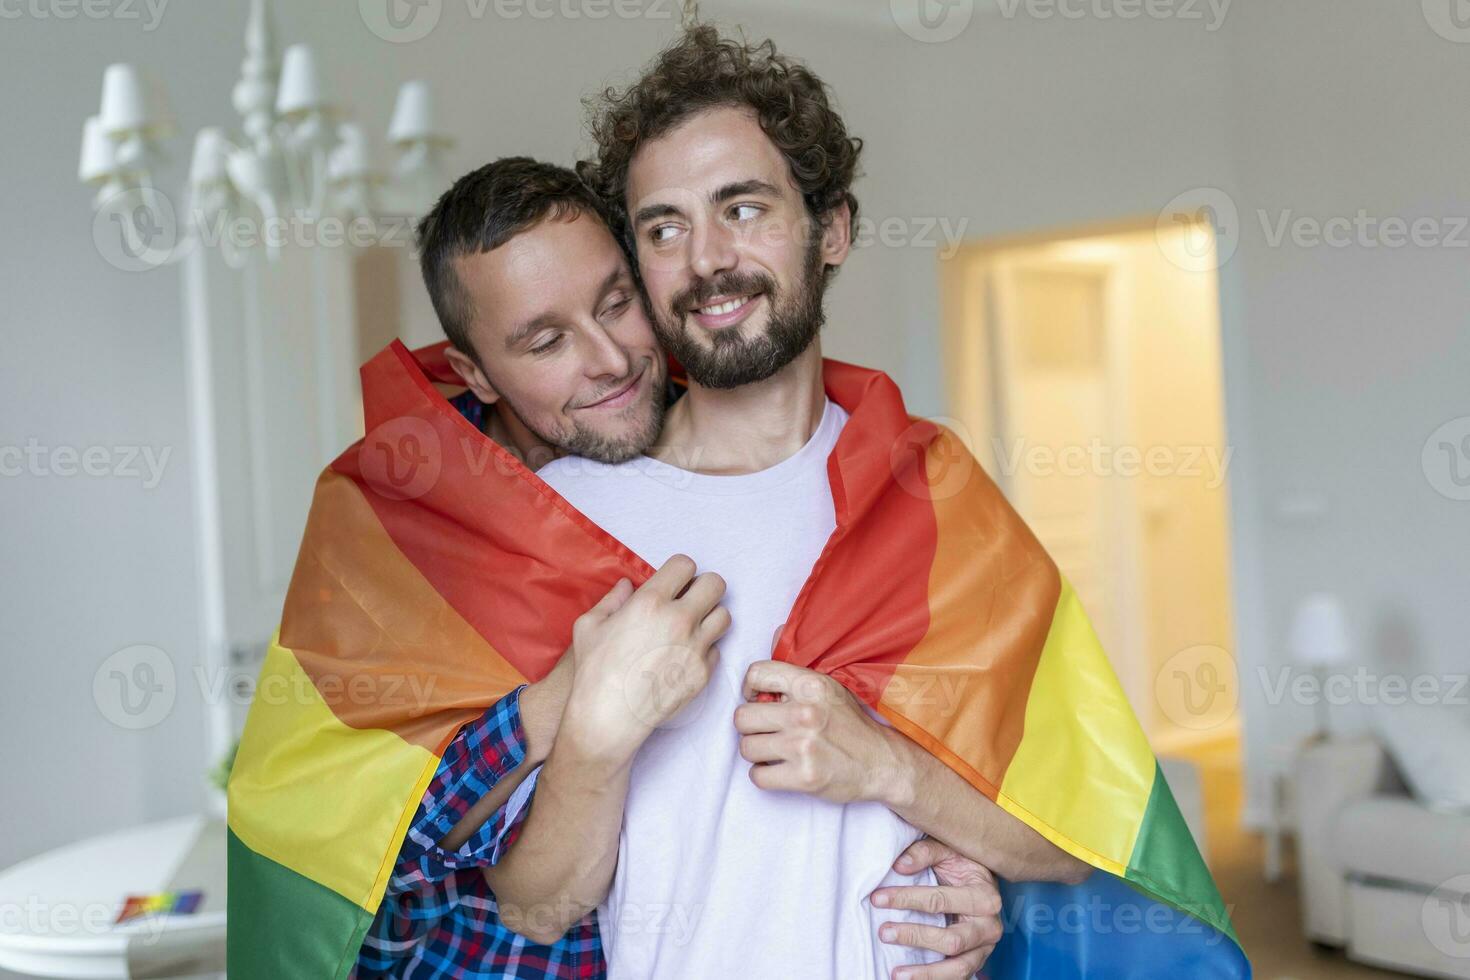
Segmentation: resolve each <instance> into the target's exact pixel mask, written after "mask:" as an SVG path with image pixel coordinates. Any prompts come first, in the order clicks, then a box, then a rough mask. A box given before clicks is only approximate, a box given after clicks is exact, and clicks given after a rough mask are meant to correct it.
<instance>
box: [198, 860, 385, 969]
mask: <svg viewBox="0 0 1470 980" xmlns="http://www.w3.org/2000/svg"><path fill="white" fill-rule="evenodd" d="M229 867H230V874H229V896H230V898H229V926H228V935H227V938H226V955H227V960H228V964H229V975H230V978H231V980H257V978H259V980H276V978H297V977H299V978H302V980H308V978H309V980H327V978H333V980H340V978H342V977H345V976H347V974H348V972H349V971H350V970H351V969H352V965H353V964H354V963H356V962H357V953H358V950H359V949H361V948H362V940H363V937H364V936H365V935H367V930H368V926H369V925H371V924H372V921H373V917H372V916H371V915H369V914H368V912H367V911H366V910H364V909H362V908H360V907H359V906H357V905H354V904H352V903H351V902H349V901H348V900H347V899H345V898H343V897H342V896H341V895H338V894H337V893H336V892H334V891H332V890H331V889H330V888H327V887H325V886H323V885H319V884H317V883H316V882H314V881H312V880H311V879H310V878H306V877H303V876H302V875H299V874H297V873H296V872H294V871H292V870H291V869H290V868H286V867H283V866H281V865H279V864H277V863H276V862H274V861H272V860H271V859H270V858H267V857H263V856H261V855H259V854H257V853H255V852H254V851H252V850H251V849H250V848H249V846H247V845H246V844H245V843H244V842H243V841H241V840H240V838H238V837H236V836H235V832H234V831H230V832H229Z"/></svg>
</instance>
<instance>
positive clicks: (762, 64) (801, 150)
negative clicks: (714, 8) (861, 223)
mask: <svg viewBox="0 0 1470 980" xmlns="http://www.w3.org/2000/svg"><path fill="white" fill-rule="evenodd" d="M586 106H587V111H588V128H589V129H590V131H591V133H592V138H593V139H594V140H595V141H596V143H597V159H596V160H591V161H583V162H582V163H580V164H578V166H577V172H578V173H579V174H581V175H582V178H583V179H584V180H585V181H587V183H588V184H590V185H591V186H592V187H593V188H594V189H595V190H596V191H597V192H598V193H599V194H600V195H601V196H602V198H603V200H604V201H605V202H606V204H607V208H608V211H609V212H610V216H611V218H612V224H613V230H614V232H615V233H616V234H617V235H618V236H619V237H620V238H621V239H622V240H623V241H624V243H625V245H626V246H627V248H628V250H629V251H630V252H632V250H633V242H632V240H631V239H630V238H629V232H630V229H629V227H628V215H627V208H626V202H625V200H624V193H625V191H626V188H627V181H628V166H629V164H630V163H631V161H632V159H633V156H634V155H635V154H636V153H637V152H638V150H639V148H640V147H641V146H643V144H644V143H647V142H649V141H651V140H656V139H658V138H659V137H660V136H663V135H665V134H666V133H668V132H669V131H670V130H672V129H674V128H675V127H676V126H678V125H679V124H680V123H682V122H683V121H685V120H686V119H688V118H689V117H691V116H694V115H697V114H699V113H701V112H705V111H708V110H710V109H716V108H722V107H725V106H744V107H749V108H750V109H753V110H754V111H755V114H756V118H757V120H758V121H759V123H760V127H761V129H762V130H764V131H765V134H766V136H768V137H769V138H770V140H771V142H772V143H774V144H775V145H776V148H777V149H778V150H780V151H781V155H782V156H783V157H785V158H786V162H787V164H788V165H789V166H790V168H791V176H792V178H793V179H794V180H795V181H796V186H797V187H798V188H800V190H801V195H802V200H803V201H804V202H805V203H806V208H807V212H808V214H810V215H811V216H812V218H813V219H815V220H816V221H817V222H818V223H819V224H821V225H826V223H827V222H828V220H830V218H831V216H832V211H833V209H834V208H836V207H838V206H840V205H841V204H843V203H846V204H847V206H848V212H849V214H848V222H849V226H848V231H849V233H851V231H852V229H853V227H855V223H856V221H857V214H858V202H857V198H856V197H854V196H853V193H852V182H853V179H854V177H856V176H857V163H858V155H859V154H860V153H861V152H862V149H863V141H862V140H861V139H859V138H858V137H856V136H849V135H848V133H847V126H846V125H845V124H844V123H843V121H842V117H841V116H840V115H838V113H837V110H836V109H834V108H833V106H832V103H831V101H830V100H829V98H828V92H827V86H826V84H825V83H823V81H822V80H821V79H820V78H818V77H817V76H816V75H815V74H814V73H813V72H812V71H811V70H810V69H808V68H807V67H806V66H804V65H802V64H801V63H800V62H798V61H795V60H793V59H791V58H789V57H787V56H785V55H782V54H779V53H778V52H777V51H776V45H775V43H774V42H772V41H770V40H765V41H762V42H761V43H759V44H749V43H746V42H745V41H744V40H739V41H737V40H733V39H727V38H722V37H720V34H719V32H718V31H717V30H716V29H715V28H714V27H713V26H711V25H709V24H696V25H694V26H692V27H690V28H688V29H686V30H685V31H684V32H683V34H681V35H680V37H679V38H678V39H677V40H676V41H675V42H674V43H673V44H671V45H670V46H669V47H667V48H665V49H664V50H663V51H662V52H660V53H659V55H658V57H657V58H655V59H654V61H653V63H652V64H651V65H650V66H649V67H648V68H647V69H646V70H645V71H644V72H643V75H642V77H640V78H639V79H638V81H637V82H635V83H633V84H632V85H630V86H628V87H627V88H626V89H624V90H623V91H621V92H620V91H618V90H617V89H616V88H607V89H605V90H604V91H603V92H602V93H601V95H600V96H598V97H595V98H592V99H589V100H587V103H586Z"/></svg>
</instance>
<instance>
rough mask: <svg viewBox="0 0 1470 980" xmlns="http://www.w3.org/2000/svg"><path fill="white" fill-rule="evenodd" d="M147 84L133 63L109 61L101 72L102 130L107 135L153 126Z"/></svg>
mask: <svg viewBox="0 0 1470 980" xmlns="http://www.w3.org/2000/svg"><path fill="white" fill-rule="evenodd" d="M150 101H151V100H150V99H149V92H148V84H147V83H146V82H145V81H144V80H143V76H142V74H141V73H140V72H139V71H138V69H136V68H134V67H133V66H132V65H108V66H107V70H106V71H104V72H103V73H102V111H101V112H99V113H98V117H99V118H100V119H101V120H102V122H101V126H102V131H103V132H104V133H106V134H107V135H108V136H122V135H127V134H130V133H139V132H147V131H149V130H151V129H152V128H153V127H154V124H155V122H156V120H155V119H154V118H153V112H152V110H153V106H152V105H150Z"/></svg>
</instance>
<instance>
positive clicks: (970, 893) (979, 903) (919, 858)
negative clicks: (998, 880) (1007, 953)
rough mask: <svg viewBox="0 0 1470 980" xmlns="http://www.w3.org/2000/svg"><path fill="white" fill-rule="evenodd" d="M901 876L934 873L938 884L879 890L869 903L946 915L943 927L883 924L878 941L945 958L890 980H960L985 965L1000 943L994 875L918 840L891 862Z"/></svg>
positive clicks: (903, 971)
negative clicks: (930, 871) (924, 871)
mask: <svg viewBox="0 0 1470 980" xmlns="http://www.w3.org/2000/svg"><path fill="white" fill-rule="evenodd" d="M893 868H894V870H895V871H898V872H899V873H901V874H910V875H911V874H917V873H918V872H919V871H922V870H923V869H925V868H933V869H934V877H935V878H936V879H938V881H939V884H938V885H910V886H893V887H888V888H879V889H877V890H875V891H874V892H873V894H872V895H871V896H870V899H869V900H870V901H871V902H872V903H873V904H874V905H875V906H877V907H878V908H881V909H911V910H913V911H915V912H930V913H933V914H936V915H943V916H945V919H946V921H947V922H948V923H949V924H948V925H947V926H945V927H944V928H939V927H937V926H926V925H919V924H918V923H913V922H890V923H884V925H883V926H881V927H880V928H879V931H878V938H880V939H882V940H883V941H884V942H885V943H896V944H898V945H900V946H913V947H915V948H917V949H931V950H934V951H935V952H939V953H943V954H944V955H945V956H946V957H947V959H944V960H941V961H939V962H938V963H929V964H926V965H924V966H905V967H899V968H897V969H895V970H894V971H893V980H961V978H964V977H971V976H974V975H975V971H976V970H978V969H980V968H981V967H982V966H984V965H985V961H986V960H987V959H989V958H990V954H991V951H992V950H994V949H995V944H996V943H998V942H999V941H1000V938H1001V933H1002V924H1001V918H1000V908H1001V902H1000V890H999V889H998V888H996V885H995V876H994V875H993V874H991V873H990V871H989V870H988V869H987V868H986V867H985V866H984V865H981V864H976V863H975V862H974V861H971V860H970V859H969V858H967V857H965V856H963V855H961V854H958V853H956V852H955V851H954V850H953V849H952V848H949V847H947V846H945V845H944V844H943V843H941V842H939V841H937V840H931V839H929V838H927V837H924V838H920V839H919V840H916V841H914V842H913V843H912V844H910V845H909V847H908V849H907V850H906V851H904V852H903V853H902V854H901V855H899V857H898V860H897V861H895V862H894V863H893Z"/></svg>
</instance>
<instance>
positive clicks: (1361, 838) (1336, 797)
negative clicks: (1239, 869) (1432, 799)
mask: <svg viewBox="0 0 1470 980" xmlns="http://www.w3.org/2000/svg"><path fill="white" fill-rule="evenodd" d="M1294 795H1295V799H1296V804H1297V827H1296V840H1297V864H1298V871H1299V874H1300V877H1301V896H1302V913H1303V929H1304V930H1305V932H1306V934H1307V937H1308V938H1309V939H1312V940H1314V941H1316V942H1320V943H1324V944H1327V945H1331V946H1343V947H1346V949H1347V954H1348V956H1349V958H1351V959H1355V960H1359V961H1362V962H1365V963H1372V964H1375V965H1379V966H1386V967H1389V968H1391V969H1396V970H1404V971H1408V972H1411V973H1419V974H1422V975H1424V976H1440V977H1455V978H1461V977H1463V978H1470V933H1467V930H1470V918H1467V917H1470V894H1467V892H1470V886H1467V885H1466V883H1467V882H1470V877H1465V878H1461V880H1460V881H1455V879H1456V878H1460V877H1461V876H1465V875H1470V817H1467V816H1456V815H1451V814H1445V813H1437V812H1435V811H1432V810H1430V809H1428V808H1427V807H1424V806H1422V805H1420V804H1419V803H1417V802H1416V801H1415V800H1414V798H1413V797H1412V796H1410V795H1409V793H1408V790H1407V789H1405V787H1404V783H1403V780H1402V779H1401V778H1400V777H1399V775H1398V773H1397V771H1396V770H1395V769H1394V766H1393V762H1392V760H1391V759H1390V758H1389V756H1388V754H1387V753H1386V752H1385V751H1384V749H1383V747H1382V746H1381V745H1380V744H1379V743H1378V742H1377V741H1376V740H1374V739H1372V738H1357V739H1353V740H1344V741H1325V742H1318V743H1315V744H1313V745H1311V746H1309V747H1307V748H1306V749H1304V750H1303V751H1302V753H1301V755H1300V756H1299V757H1298V759H1297V764H1296V769H1295V793H1294ZM1447 886H1448V887H1447Z"/></svg>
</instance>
